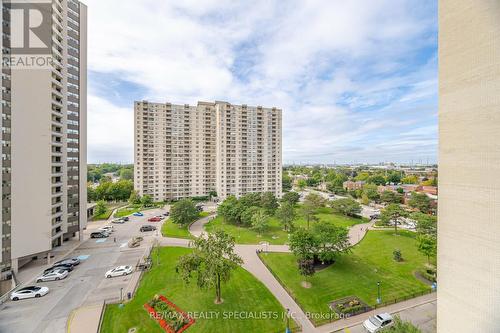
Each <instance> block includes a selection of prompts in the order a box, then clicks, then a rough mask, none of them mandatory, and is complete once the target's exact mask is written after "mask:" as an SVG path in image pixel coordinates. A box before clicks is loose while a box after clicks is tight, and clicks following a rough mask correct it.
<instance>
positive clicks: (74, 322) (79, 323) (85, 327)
mask: <svg viewBox="0 0 500 333" xmlns="http://www.w3.org/2000/svg"><path fill="white" fill-rule="evenodd" d="M102 307H103V305H102V304H96V305H91V306H83V307H80V308H78V309H76V310H74V311H73V312H72V313H71V315H70V317H69V319H68V327H67V333H88V332H97V329H98V328H99V320H100V319H101V312H102Z"/></svg>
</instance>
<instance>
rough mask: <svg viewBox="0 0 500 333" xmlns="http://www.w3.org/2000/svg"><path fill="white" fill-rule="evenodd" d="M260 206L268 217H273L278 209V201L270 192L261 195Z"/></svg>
mask: <svg viewBox="0 0 500 333" xmlns="http://www.w3.org/2000/svg"><path fill="white" fill-rule="evenodd" d="M260 206H261V207H262V208H263V209H264V210H265V211H266V214H267V215H269V216H273V215H274V213H275V212H276V209H278V207H279V205H278V199H276V196H275V195H274V193H272V192H266V193H264V194H262V196H261V198H260Z"/></svg>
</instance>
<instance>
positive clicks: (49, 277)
mask: <svg viewBox="0 0 500 333" xmlns="http://www.w3.org/2000/svg"><path fill="white" fill-rule="evenodd" d="M68 274H69V273H68V271H67V270H65V269H57V270H53V271H50V272H48V273H45V274H42V275H40V276H39V277H37V278H36V282H44V281H58V280H62V279H65V278H66V277H67V276H68Z"/></svg>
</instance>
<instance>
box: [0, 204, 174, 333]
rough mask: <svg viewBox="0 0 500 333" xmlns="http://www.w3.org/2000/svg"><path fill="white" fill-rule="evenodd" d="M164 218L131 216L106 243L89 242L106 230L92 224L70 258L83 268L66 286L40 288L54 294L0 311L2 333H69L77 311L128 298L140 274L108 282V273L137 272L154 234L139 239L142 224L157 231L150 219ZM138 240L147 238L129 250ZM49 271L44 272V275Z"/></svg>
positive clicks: (156, 211)
mask: <svg viewBox="0 0 500 333" xmlns="http://www.w3.org/2000/svg"><path fill="white" fill-rule="evenodd" d="M164 212H165V210H160V209H154V210H147V211H144V216H143V217H135V216H130V221H128V222H126V223H125V224H113V226H114V232H113V233H112V234H111V235H110V237H109V238H106V239H89V235H90V233H91V232H92V231H95V230H97V229H98V228H99V227H101V226H103V225H104V224H106V223H95V222H94V223H89V225H88V228H87V230H86V231H85V241H84V242H82V243H81V244H80V245H79V246H78V247H77V248H76V250H74V251H73V253H72V254H71V255H69V257H79V258H80V259H81V263H80V265H78V266H76V267H75V269H74V270H73V271H72V272H71V273H70V274H69V276H68V277H67V278H66V279H64V280H60V281H51V282H41V283H36V285H40V286H46V287H49V288H50V292H49V293H48V294H47V295H46V296H43V297H41V298H36V299H35V298H32V299H26V300H19V301H17V302H13V301H7V302H6V303H4V304H2V305H0V332H1V333H29V332H47V333H49V332H50V333H53V332H65V331H66V323H67V319H68V317H69V316H70V314H71V312H72V311H73V310H74V309H76V308H78V307H81V306H87V305H94V304H99V303H102V302H103V301H104V300H111V299H119V297H120V294H121V292H123V297H126V290H127V289H131V288H132V287H133V283H131V282H132V281H134V282H135V281H136V280H137V277H138V275H139V274H140V273H139V272H134V273H132V274H131V275H127V276H124V277H122V276H120V277H114V278H110V279H107V278H105V276H104V275H105V272H106V271H108V270H109V269H112V268H114V267H116V266H120V265H130V266H133V267H135V266H136V264H137V263H138V262H139V260H140V259H141V258H144V256H145V254H146V253H147V250H148V249H149V248H150V246H151V244H152V243H153V239H154V238H155V235H156V232H144V233H141V232H139V228H140V226H141V225H143V224H154V225H157V228H158V230H159V229H160V226H161V223H158V222H156V223H149V222H147V219H148V218H150V217H152V216H155V215H158V214H161V213H164ZM139 235H140V236H142V237H144V240H143V241H142V242H141V245H140V246H139V247H136V248H129V247H128V246H127V242H128V241H129V239H130V238H131V237H133V236H139ZM115 239H116V242H115ZM47 267H48V266H40V273H42V272H43V270H44V269H45V268H47ZM33 282H34V281H31V283H30V284H33Z"/></svg>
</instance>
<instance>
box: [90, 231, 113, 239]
mask: <svg viewBox="0 0 500 333" xmlns="http://www.w3.org/2000/svg"><path fill="white" fill-rule="evenodd" d="M108 237H109V233H107V232H105V231H94V232H93V233H91V234H90V238H108Z"/></svg>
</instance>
